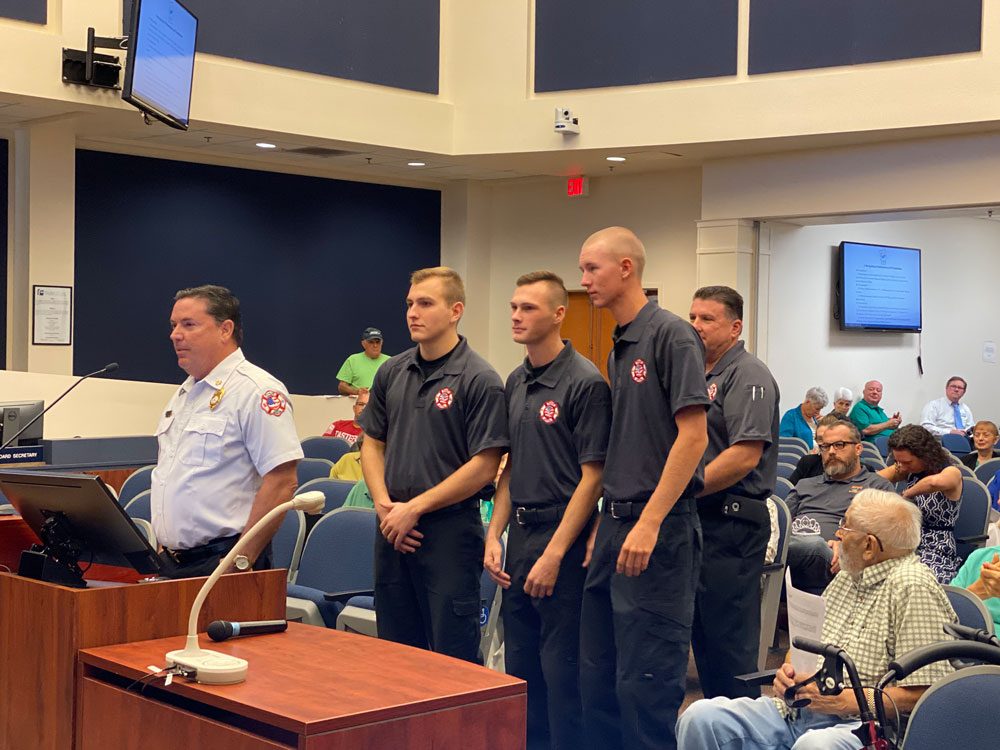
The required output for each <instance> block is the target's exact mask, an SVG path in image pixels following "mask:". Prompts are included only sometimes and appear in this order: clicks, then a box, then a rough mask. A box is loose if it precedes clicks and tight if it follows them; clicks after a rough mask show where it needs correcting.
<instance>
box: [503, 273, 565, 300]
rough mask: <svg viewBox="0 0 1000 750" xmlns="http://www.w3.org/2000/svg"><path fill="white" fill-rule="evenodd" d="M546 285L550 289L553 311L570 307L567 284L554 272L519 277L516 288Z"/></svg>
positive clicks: (527, 274)
mask: <svg viewBox="0 0 1000 750" xmlns="http://www.w3.org/2000/svg"><path fill="white" fill-rule="evenodd" d="M543 282H544V283H545V284H547V285H548V287H549V291H550V297H551V302H552V309H553V310H554V309H555V308H557V307H559V306H560V305H562V306H563V307H568V306H569V292H567V291H566V284H564V283H563V280H562V278H561V277H560V276H559V275H558V274H556V273H553V272H552V271H532V272H531V273H526V274H524V275H523V276H519V277H518V279H517V282H516V284H515V286H527V285H528V284H539V283H543Z"/></svg>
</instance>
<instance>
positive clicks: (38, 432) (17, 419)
mask: <svg viewBox="0 0 1000 750" xmlns="http://www.w3.org/2000/svg"><path fill="white" fill-rule="evenodd" d="M44 408H45V402H44V401H16V402H15V401H11V402H8V403H4V404H0V422H3V437H2V438H0V445H5V444H6V443H7V441H8V440H10V439H11V438H12V437H14V436H15V435H16V434H17V431H18V430H20V429H21V428H22V427H24V426H25V425H26V424H28V422H30V421H31V420H32V419H34V418H35V417H36V416H38V415H39V414H41V413H42V411H43V410H44ZM44 421H45V417H39V418H38V421H37V422H35V423H34V424H33V425H31V427H29V428H28V429H27V430H25V431H24V432H23V433H22V434H21V436H20V437H19V438H18V439H17V440H16V441H15V442H14V443H13V444H12V446H11V447H20V446H22V445H40V444H41V442H42V422H44Z"/></svg>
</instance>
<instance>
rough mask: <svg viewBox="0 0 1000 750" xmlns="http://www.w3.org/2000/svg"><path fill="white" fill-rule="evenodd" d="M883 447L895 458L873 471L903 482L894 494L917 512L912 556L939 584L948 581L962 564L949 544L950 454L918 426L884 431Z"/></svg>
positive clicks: (957, 486) (954, 488)
mask: <svg viewBox="0 0 1000 750" xmlns="http://www.w3.org/2000/svg"><path fill="white" fill-rule="evenodd" d="M889 450H891V451H892V456H893V458H894V459H895V461H896V462H895V463H894V464H893V465H892V466H887V467H886V468H884V469H882V470H881V471H880V472H879V474H881V475H882V476H883V477H885V478H886V479H888V480H889V481H890V482H901V481H905V482H906V489H904V490H903V491H902V492H901V493H900V494H901V495H902V496H903V497H905V498H907V499H909V500H912V501H913V502H914V503H915V504H916V506H917V507H918V508H920V511H921V513H923V527H922V530H921V533H920V546H919V547H917V555H918V556H919V557H920V561H921V562H923V563H924V564H925V565H926V566H927V567H928V568H930V569H931V571H932V572H933V573H934V575H935V577H936V578H937V579H938V582H939V583H949V582H950V581H951V579H952V578H954V577H955V574H956V573H958V569H959V568H960V567H961V565H962V560H961V558H960V557H959V556H958V552H957V550H956V547H955V521H956V520H957V519H958V506H959V502H960V501H961V499H962V472H961V471H960V470H959V469H958V467H957V466H955V459H954V458H952V455H951V453H949V452H948V450H947V449H946V448H945V447H944V446H943V445H941V443H940V442H939V441H938V439H937V438H936V437H934V435H932V434H931V433H930V432H928V431H927V430H925V429H924V428H923V427H921V426H920V425H915V424H908V425H904V426H902V427H900V428H899V429H898V430H896V431H895V432H894V433H893V434H892V435H890V436H889Z"/></svg>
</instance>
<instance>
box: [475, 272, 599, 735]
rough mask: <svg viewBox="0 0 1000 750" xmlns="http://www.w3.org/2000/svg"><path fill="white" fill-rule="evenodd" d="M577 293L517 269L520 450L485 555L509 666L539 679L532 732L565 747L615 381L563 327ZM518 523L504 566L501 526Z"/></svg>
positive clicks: (513, 404)
mask: <svg viewBox="0 0 1000 750" xmlns="http://www.w3.org/2000/svg"><path fill="white" fill-rule="evenodd" d="M568 302H569V300H568V295H567V293H566V287H565V286H564V285H563V281H562V279H560V278H559V277H558V276H556V275H555V274H554V273H551V272H549V271H535V272H534V273H529V274H525V275H524V276H522V277H521V278H519V279H518V280H517V288H516V289H515V290H514V297H513V299H511V302H510V308H511V328H512V330H513V334H514V341H515V342H517V343H519V344H523V345H524V346H525V349H526V351H527V357H526V358H525V360H524V364H522V365H521V366H519V367H518V368H517V369H516V370H514V371H513V372H512V373H511V374H510V377H508V378H507V387H506V389H505V394H506V398H507V417H508V422H509V424H510V438H511V447H510V458H509V459H508V461H507V466H506V468H505V469H504V472H503V474H502V475H501V477H500V482H499V486H498V487H497V493H496V502H495V506H494V510H493V519H492V521H491V523H490V528H489V530H488V532H487V534H486V558H485V566H486V569H487V570H488V571H489V573H490V576H492V578H493V580H495V581H496V582H497V583H498V584H499V585H500V586H501V587H502V588H503V589H504V592H503V610H502V611H503V623H504V645H505V651H504V658H505V664H506V668H507V672H508V673H509V674H512V675H515V676H517V677H520V678H521V679H523V680H527V682H528V735H529V738H531V740H532V741H534V740H535V739H536V738H537V739H540V740H543V741H544V740H546V739H547V740H548V741H549V742H550V745H549V747H551V748H552V749H553V750H564V749H566V750H578V749H579V747H580V745H581V744H582V743H583V719H582V715H581V713H582V707H581V703H580V679H579V663H578V656H579V646H580V600H581V596H582V594H583V583H584V578H585V575H586V568H585V567H584V566H585V565H586V552H587V540H588V537H589V534H588V530H589V527H590V526H591V523H592V521H593V519H594V510H595V509H596V507H597V498H598V496H599V495H600V494H601V470H602V468H603V465H604V456H605V454H606V453H607V447H608V430H609V428H610V426H611V392H610V390H609V389H608V384H607V383H606V382H605V381H604V378H602V377H601V374H600V372H598V370H597V368H596V367H594V365H593V364H592V363H591V362H589V361H588V360H587V359H586V358H584V357H583V356H581V355H580V354H578V353H577V352H576V351H574V349H573V345H572V344H571V343H570V342H569V341H564V340H563V339H562V338H561V336H560V328H561V326H562V321H563V318H564V317H565V316H566V307H567V305H568ZM508 523H509V525H510V529H509V532H508V541H507V564H506V571H504V569H503V566H502V562H503V551H502V548H501V545H500V537H501V535H502V534H503V532H504V530H505V529H507V527H508Z"/></svg>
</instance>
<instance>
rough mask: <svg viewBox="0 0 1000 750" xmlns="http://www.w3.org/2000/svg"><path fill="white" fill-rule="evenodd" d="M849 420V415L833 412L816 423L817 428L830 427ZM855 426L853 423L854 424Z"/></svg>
mask: <svg viewBox="0 0 1000 750" xmlns="http://www.w3.org/2000/svg"><path fill="white" fill-rule="evenodd" d="M846 419H847V415H846V414H844V413H843V412H839V411H831V412H830V413H829V414H825V415H823V416H822V417H820V418H819V421H818V422H817V423H816V426H817V427H829V426H830V425H832V424H837V423H838V422H842V421H844V420H846ZM852 424H853V423H852Z"/></svg>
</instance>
